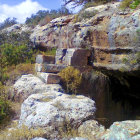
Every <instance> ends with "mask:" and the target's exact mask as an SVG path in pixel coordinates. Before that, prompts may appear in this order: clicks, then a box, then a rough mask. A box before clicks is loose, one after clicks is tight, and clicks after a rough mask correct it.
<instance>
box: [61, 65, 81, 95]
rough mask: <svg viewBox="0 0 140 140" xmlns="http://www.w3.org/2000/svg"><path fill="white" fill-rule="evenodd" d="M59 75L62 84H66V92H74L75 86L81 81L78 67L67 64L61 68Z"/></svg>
mask: <svg viewBox="0 0 140 140" xmlns="http://www.w3.org/2000/svg"><path fill="white" fill-rule="evenodd" d="M59 75H60V76H61V78H62V80H63V82H64V84H65V85H66V88H67V92H74V93H76V90H77V88H78V87H79V86H80V84H81V81H82V76H81V73H80V71H79V70H78V69H75V68H74V67H72V66H69V67H67V68H65V69H63V70H62V71H61V72H60V73H59Z"/></svg>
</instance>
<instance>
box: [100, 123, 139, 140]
mask: <svg viewBox="0 0 140 140" xmlns="http://www.w3.org/2000/svg"><path fill="white" fill-rule="evenodd" d="M139 139H140V120H135V121H122V122H114V123H113V125H111V127H110V129H109V132H108V134H106V135H104V136H103V137H102V140H139Z"/></svg>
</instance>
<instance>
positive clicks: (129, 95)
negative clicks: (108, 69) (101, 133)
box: [79, 72, 140, 128]
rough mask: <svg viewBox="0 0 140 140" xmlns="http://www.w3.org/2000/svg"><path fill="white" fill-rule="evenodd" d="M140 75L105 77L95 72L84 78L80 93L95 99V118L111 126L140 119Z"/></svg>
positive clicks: (107, 126)
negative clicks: (117, 122)
mask: <svg viewBox="0 0 140 140" xmlns="http://www.w3.org/2000/svg"><path fill="white" fill-rule="evenodd" d="M139 81H140V77H136V76H130V75H126V74H124V75H121V76H120V78H118V77H117V76H114V75H108V76H107V77H104V76H102V75H95V74H94V73H93V72H92V73H91V72H90V74H89V75H88V76H86V78H85V79H83V83H82V85H81V87H80V91H79V93H83V95H85V96H88V97H90V98H91V99H93V100H95V103H96V108H97V110H96V113H95V119H96V120H97V121H98V122H100V123H101V124H102V125H104V126H105V127H106V128H109V127H110V125H112V124H113V122H116V121H125V120H139V119H140V85H139V83H140V82H139Z"/></svg>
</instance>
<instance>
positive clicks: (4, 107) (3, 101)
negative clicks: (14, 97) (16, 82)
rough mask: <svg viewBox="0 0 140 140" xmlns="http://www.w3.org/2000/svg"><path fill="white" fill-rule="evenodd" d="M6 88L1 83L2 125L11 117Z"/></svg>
mask: <svg viewBox="0 0 140 140" xmlns="http://www.w3.org/2000/svg"><path fill="white" fill-rule="evenodd" d="M6 88H7V87H5V86H3V85H2V84H1V83H0V124H2V122H3V121H4V120H6V119H7V117H8V116H9V115H10V104H9V101H8V98H7V94H6Z"/></svg>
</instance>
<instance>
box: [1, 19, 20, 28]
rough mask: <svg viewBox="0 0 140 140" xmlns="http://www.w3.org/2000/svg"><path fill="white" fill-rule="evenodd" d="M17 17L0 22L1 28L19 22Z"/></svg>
mask: <svg viewBox="0 0 140 140" xmlns="http://www.w3.org/2000/svg"><path fill="white" fill-rule="evenodd" d="M17 23H18V22H17V19H16V18H12V19H11V18H7V19H6V20H5V21H4V22H3V23H1V24H0V30H2V29H4V28H7V27H10V26H12V25H14V24H17Z"/></svg>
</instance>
